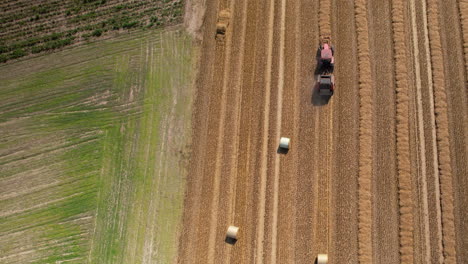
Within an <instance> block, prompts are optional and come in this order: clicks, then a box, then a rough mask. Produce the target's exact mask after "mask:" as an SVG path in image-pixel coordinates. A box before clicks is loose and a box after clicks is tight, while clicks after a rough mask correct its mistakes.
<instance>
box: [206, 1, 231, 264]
mask: <svg viewBox="0 0 468 264" xmlns="http://www.w3.org/2000/svg"><path fill="white" fill-rule="evenodd" d="M235 2H236V1H234V0H231V1H230V4H229V10H230V11H231V20H232V16H233V14H232V12H234V8H235V6H234V4H235ZM220 9H221V10H222V9H224V7H221V8H220ZM231 23H232V22H231ZM226 35H227V36H226V41H225V42H224V44H225V45H226V46H225V48H224V53H225V57H224V65H223V67H224V69H223V72H224V73H223V75H222V78H223V84H222V91H221V92H222V95H221V113H220V114H219V118H220V122H219V124H218V133H217V134H218V135H217V136H218V139H217V140H218V143H217V148H216V164H215V170H214V176H213V177H214V179H213V185H214V190H213V197H212V200H211V216H210V231H209V232H210V235H209V240H208V263H214V258H215V248H216V244H215V242H216V233H217V226H218V211H219V191H220V182H221V169H222V167H221V165H222V163H223V159H224V158H225V157H224V154H223V150H224V145H225V120H226V107H227V103H228V102H227V86H228V80H230V78H229V74H230V73H231V70H230V67H229V66H230V63H231V47H232V34H231V32H230V30H229V29H228V30H227V32H226Z"/></svg>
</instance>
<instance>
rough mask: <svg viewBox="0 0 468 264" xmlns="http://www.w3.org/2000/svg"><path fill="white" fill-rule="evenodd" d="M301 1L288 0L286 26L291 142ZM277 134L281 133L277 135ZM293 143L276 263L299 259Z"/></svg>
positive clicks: (284, 174) (286, 118)
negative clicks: (296, 242)
mask: <svg viewBox="0 0 468 264" xmlns="http://www.w3.org/2000/svg"><path fill="white" fill-rule="evenodd" d="M299 6H300V3H297V2H293V1H287V3H286V29H285V35H286V36H285V44H284V47H285V59H284V61H285V66H284V68H285V71H284V72H285V73H284V76H285V77H284V78H285V81H284V94H283V102H284V105H283V114H282V125H281V136H284V137H289V138H290V139H291V142H292V144H294V142H300V141H299V140H298V139H297V135H298V131H299V130H298V129H297V127H298V125H299V124H300V123H298V113H299V110H298V108H299V97H298V90H299V89H300V88H299V86H298V78H299V73H298V71H299V70H300V69H299V68H298V67H299V65H300V64H299V61H300V56H301V52H300V45H299V42H298V39H299V34H298V32H300V30H299V19H300V7H299ZM277 138H278V137H277ZM294 146H295V144H294V145H293V147H292V149H291V151H290V152H289V153H288V154H287V155H280V154H277V155H280V156H281V157H280V163H281V165H280V179H279V189H280V190H281V191H280V192H279V199H278V200H279V202H278V206H279V210H278V239H277V240H278V245H277V248H278V250H277V263H294V262H298V260H297V258H296V256H295V254H294V248H295V247H294V246H291V245H292V244H291V242H292V241H295V237H296V232H295V227H296V224H297V217H296V211H297V210H296V206H295V201H296V194H297V189H296V188H297V178H296V177H297V176H296V175H297V171H298V162H297V159H298V151H297V147H294Z"/></svg>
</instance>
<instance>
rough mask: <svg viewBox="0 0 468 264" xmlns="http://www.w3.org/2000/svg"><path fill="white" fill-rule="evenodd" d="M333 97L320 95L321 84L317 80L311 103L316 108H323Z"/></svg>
mask: <svg viewBox="0 0 468 264" xmlns="http://www.w3.org/2000/svg"><path fill="white" fill-rule="evenodd" d="M331 97H332V96H331V95H320V94H319V83H318V82H317V80H315V83H314V85H313V87H312V98H311V103H312V105H314V106H323V105H326V104H328V102H329V101H330V98H331Z"/></svg>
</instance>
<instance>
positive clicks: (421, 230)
mask: <svg viewBox="0 0 468 264" xmlns="http://www.w3.org/2000/svg"><path fill="white" fill-rule="evenodd" d="M327 4H328V5H329V6H327ZM463 5H464V1H459V2H457V1H455V0H450V1H433V0H426V1H414V0H412V1H402V0H400V1H397V0H395V1H393V2H392V3H383V2H382V1H380V2H379V1H365V0H355V3H353V2H351V1H339V0H333V1H331V2H330V1H318V0H316V1H308V0H301V1H286V0H259V1H249V0H238V1H234V0H207V1H206V17H205V20H204V24H203V42H202V54H201V58H200V65H199V71H200V73H199V76H198V78H197V81H196V86H197V97H196V100H195V106H194V109H195V113H194V118H193V128H194V129H193V131H194V139H193V140H192V141H193V142H194V143H193V146H192V160H191V165H190V166H191V167H190V173H189V176H188V187H187V193H186V199H185V211H184V223H183V230H182V234H181V240H180V241H181V243H180V250H179V258H178V262H179V263H312V262H313V261H314V259H315V257H316V256H317V254H318V253H327V254H328V255H329V259H330V261H329V262H330V263H358V262H361V263H398V262H401V263H413V262H414V263H439V262H440V261H445V262H446V263H455V262H458V263H464V260H465V261H466V260H467V259H468V236H466V234H467V233H468V222H466V219H467V218H468V215H467V213H468V212H467V210H465V209H464V208H466V206H467V205H468V198H467V197H468V196H467V195H466V193H465V192H466V190H468V180H467V178H466V175H468V160H467V159H468V102H467V94H466V92H467V90H466V84H467V81H466V80H467V76H466V74H467V73H466V71H465V65H466V63H467V62H466V61H465V59H464V58H466V54H465V53H464V50H463V47H464V45H465V46H466V43H464V42H463V39H466V37H467V36H466V32H464V31H463V29H465V28H462V26H461V25H462V24H466V23H467V22H466V21H465V20H466V16H460V10H462V9H463V8H464V6H463ZM319 6H320V8H319ZM226 8H229V9H230V11H231V20H230V25H229V28H228V30H227V34H226V37H225V39H224V41H220V40H215V38H214V34H215V26H216V20H217V13H218V12H219V11H220V10H222V9H226ZM319 10H320V11H319ZM437 17H439V18H440V19H437ZM426 25H428V26H426ZM366 28H367V29H366ZM325 33H331V35H332V39H333V41H334V45H335V48H336V54H335V59H336V67H335V77H336V86H337V91H336V93H335V95H334V96H333V97H332V98H331V100H330V101H328V102H324V101H323V100H319V98H317V97H316V96H314V95H313V93H312V90H313V88H314V85H315V76H314V70H315V64H316V60H315V53H316V47H317V45H318V41H319V36H320V34H325ZM464 33H465V34H464ZM447 49H450V52H449V51H447ZM367 54H368V55H367ZM392 62H393V63H392ZM281 136H286V137H289V138H291V145H292V147H291V150H290V151H289V152H288V153H287V154H280V153H277V147H278V142H279V138H280V137H281ZM464 219H465V220H464ZM231 224H233V225H236V226H239V227H240V228H241V229H240V239H239V240H238V241H237V243H235V244H234V245H231V244H229V243H226V242H225V232H226V229H227V227H228V226H229V225H231Z"/></svg>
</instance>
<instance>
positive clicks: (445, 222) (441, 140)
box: [427, 0, 456, 263]
mask: <svg viewBox="0 0 468 264" xmlns="http://www.w3.org/2000/svg"><path fill="white" fill-rule="evenodd" d="M427 3H428V20H429V21H431V27H429V40H430V49H431V59H432V74H433V82H434V83H433V87H434V99H435V113H436V125H437V127H436V134H437V146H438V150H439V172H440V187H441V190H440V191H441V208H442V241H443V247H444V258H445V259H444V261H445V262H447V263H455V262H456V248H455V226H454V212H453V210H454V205H453V186H452V185H453V183H452V167H451V156H450V145H449V138H448V137H449V135H450V134H449V131H448V127H449V123H448V116H447V115H448V113H447V112H448V110H447V95H446V91H445V73H444V66H443V62H444V61H443V55H442V46H441V45H442V44H441V38H440V33H439V32H440V27H439V8H440V7H439V5H438V1H436V0H428V2H427Z"/></svg>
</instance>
